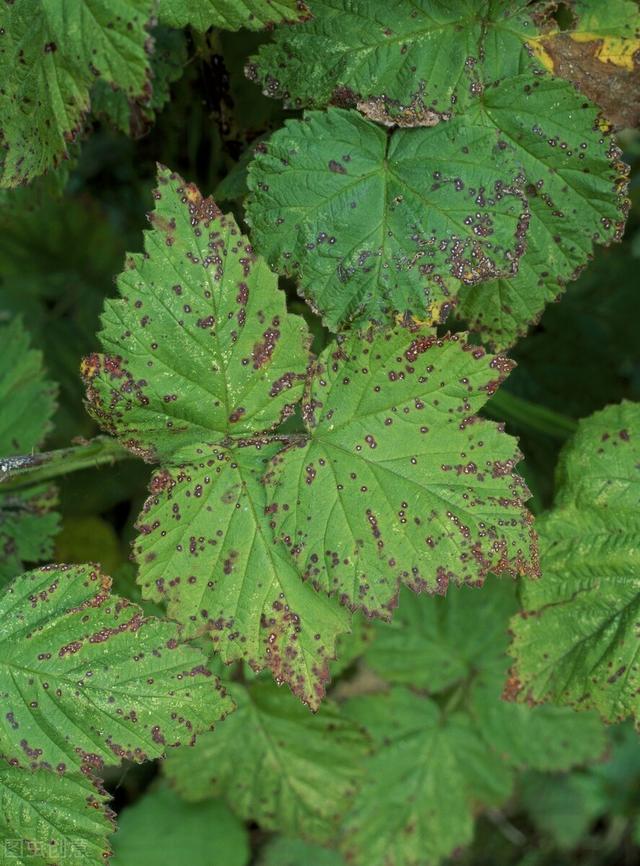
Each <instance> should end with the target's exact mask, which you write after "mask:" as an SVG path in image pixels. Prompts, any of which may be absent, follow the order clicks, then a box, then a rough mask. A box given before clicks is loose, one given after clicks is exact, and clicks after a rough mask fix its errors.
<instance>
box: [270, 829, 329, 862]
mask: <svg viewBox="0 0 640 866" xmlns="http://www.w3.org/2000/svg"><path fill="white" fill-rule="evenodd" d="M301 864H304V866H345V863H344V860H343V859H342V857H341V856H340V854H339V853H338V852H337V851H333V850H331V849H329V848H321V847H320V846H319V845H314V844H313V843H311V842H304V841H303V840H302V839H290V838H288V837H286V836H277V837H276V838H275V839H272V840H271V841H270V842H269V843H268V844H267V845H266V846H265V847H264V849H263V851H262V856H261V858H260V861H259V866H301Z"/></svg>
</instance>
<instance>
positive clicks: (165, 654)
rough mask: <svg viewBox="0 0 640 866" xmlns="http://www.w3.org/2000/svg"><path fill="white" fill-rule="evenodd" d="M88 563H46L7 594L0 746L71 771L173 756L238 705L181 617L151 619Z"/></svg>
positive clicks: (32, 762)
mask: <svg viewBox="0 0 640 866" xmlns="http://www.w3.org/2000/svg"><path fill="white" fill-rule="evenodd" d="M110 584H111V581H110V579H109V578H108V577H106V576H104V575H102V574H100V573H99V572H98V571H97V570H95V569H93V568H92V567H90V566H46V567H44V568H41V569H38V570H36V571H32V572H28V573H27V574H23V575H22V576H21V577H18V578H16V580H15V581H14V582H13V583H12V584H11V585H10V586H9V587H8V588H7V589H6V590H5V591H4V594H3V595H2V597H0V650H1V651H0V698H1V699H2V714H1V715H0V754H1V755H4V756H5V757H6V758H7V759H10V760H11V761H13V762H15V763H17V764H20V765H22V766H26V767H41V766H44V767H50V768H51V767H53V768H55V769H56V770H57V771H58V772H60V773H64V772H65V771H66V770H67V768H71V769H73V768H75V767H77V766H79V765H81V764H83V763H88V764H93V765H99V764H101V763H118V762H119V761H120V760H121V759H122V758H125V757H126V758H129V759H132V760H137V761H141V760H145V759H146V758H150V757H159V756H161V755H163V754H164V753H165V751H166V749H167V748H168V747H169V746H176V745H178V744H180V743H190V742H193V740H194V737H195V734H196V733H197V732H199V731H203V730H209V729H211V728H212V727H213V723H214V722H216V721H217V720H218V719H220V718H221V717H222V716H224V714H225V713H227V712H229V711H230V710H231V709H232V706H233V705H232V703H231V701H230V700H229V698H228V697H227V696H226V694H225V693H224V691H223V690H222V688H221V685H220V683H219V681H218V680H217V679H216V677H214V676H213V675H212V674H211V672H210V671H209V670H208V668H207V667H206V665H205V657H204V655H203V654H202V653H201V652H200V651H199V650H196V649H193V648H190V647H187V646H185V645H184V644H182V643H181V642H180V639H179V634H178V629H177V627H176V625H175V623H170V622H163V621H161V620H153V619H145V618H144V617H143V615H142V611H141V610H140V608H139V607H137V606H136V605H133V604H131V603H129V602H128V601H127V600H126V599H122V598H118V596H112V595H110V592H109V589H110Z"/></svg>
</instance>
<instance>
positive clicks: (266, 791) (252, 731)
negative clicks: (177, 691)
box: [164, 680, 368, 841]
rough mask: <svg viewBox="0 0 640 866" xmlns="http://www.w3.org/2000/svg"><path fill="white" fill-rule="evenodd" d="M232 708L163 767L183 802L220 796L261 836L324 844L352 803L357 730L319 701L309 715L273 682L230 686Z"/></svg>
mask: <svg viewBox="0 0 640 866" xmlns="http://www.w3.org/2000/svg"><path fill="white" fill-rule="evenodd" d="M231 695H232V697H233V700H234V701H235V703H236V704H237V707H238V709H237V710H236V712H235V713H233V715H232V716H230V717H229V718H228V719H225V721H224V723H223V724H221V725H220V726H219V727H217V728H216V730H215V732H214V733H213V734H207V735H205V736H202V737H200V738H199V739H198V742H197V743H196V745H195V746H194V747H193V748H191V749H177V750H176V751H175V752H173V753H172V755H171V756H170V758H168V759H167V761H166V763H165V765H164V768H165V772H166V774H167V775H168V777H169V780H170V781H171V782H172V784H173V785H174V786H175V787H176V788H177V790H178V792H179V793H180V794H181V795H182V796H183V797H184V798H185V799H187V800H190V801H196V802H197V801H200V800H204V799H206V798H209V797H215V796H220V795H224V796H225V798H226V800H227V802H228V803H229V805H230V806H231V808H232V809H233V810H234V812H236V814H237V815H239V816H240V817H241V818H243V819H244V820H247V821H252V820H253V821H257V822H258V823H259V824H260V826H261V827H262V828H263V829H265V830H279V831H282V832H284V833H291V834H294V835H302V836H304V837H306V838H309V839H312V840H320V841H322V840H324V839H327V838H330V837H331V835H332V834H333V833H334V832H335V830H336V827H337V826H338V824H339V822H340V820H341V818H342V817H343V815H344V812H345V810H346V809H347V807H348V804H349V802H350V800H351V799H352V797H353V795H354V793H355V790H356V788H357V786H358V782H359V779H360V775H361V765H362V759H363V757H364V755H365V754H366V752H367V749H368V745H367V741H366V738H365V737H364V734H363V733H362V730H361V729H360V727H359V726H358V725H356V724H354V723H353V722H351V721H350V720H349V719H347V718H344V716H343V715H342V714H341V713H340V711H339V709H338V708H337V706H335V705H334V704H332V703H331V702H325V703H324V704H323V705H322V707H321V709H320V710H319V712H318V713H316V714H312V713H310V712H309V711H308V709H307V708H306V707H304V706H302V705H301V704H300V703H299V702H298V701H296V700H295V698H293V696H292V695H290V694H288V693H287V692H283V691H282V690H279V689H278V688H277V687H276V686H275V685H274V684H273V683H271V682H268V681H267V682H265V681H263V680H258V681H256V682H254V683H253V684H252V685H250V686H247V687H244V686H240V685H236V684H233V687H232V689H231Z"/></svg>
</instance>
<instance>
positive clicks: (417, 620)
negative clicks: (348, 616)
mask: <svg viewBox="0 0 640 866" xmlns="http://www.w3.org/2000/svg"><path fill="white" fill-rule="evenodd" d="M516 606H517V605H516V599H515V592H514V584H513V582H510V581H497V580H495V579H493V580H492V581H491V582H490V583H489V584H488V585H487V586H485V587H484V588H483V590H482V591H481V592H476V591H474V590H472V589H469V588H466V587H464V588H460V589H456V590H452V591H451V592H450V593H449V595H448V596H447V598H446V599H441V598H435V599H432V598H417V597H416V596H414V595H411V594H410V593H408V592H406V591H405V592H403V593H402V594H401V596H400V600H399V609H398V611H397V613H396V616H395V618H394V622H393V623H392V624H390V625H388V624H381V623H378V624H377V625H376V628H375V640H374V642H373V644H372V646H371V647H370V649H369V650H368V651H367V652H366V653H365V657H364V661H365V662H366V663H367V664H368V665H370V666H371V667H372V668H373V670H374V672H375V673H376V674H377V675H378V676H380V677H382V678H383V679H384V680H386V681H388V682H389V683H391V684H393V685H394V688H392V690H391V691H390V692H389V693H388V694H386V695H385V694H375V695H371V696H368V697H365V698H355V699H353V700H351V701H349V702H348V703H347V705H346V707H347V709H346V711H347V713H348V714H349V715H352V716H353V714H354V713H355V718H356V719H358V720H360V721H361V722H362V723H363V724H364V725H365V727H366V728H367V730H368V731H369V733H370V734H371V735H372V736H373V738H374V740H375V742H376V747H377V748H376V752H375V754H374V756H373V757H372V758H370V759H369V761H368V771H367V774H366V775H365V781H364V784H363V786H362V789H361V791H360V793H359V795H358V796H357V797H356V799H355V801H354V804H353V807H352V809H351V811H350V812H349V813H348V815H347V817H346V819H345V827H344V834H343V835H344V838H343V842H342V847H343V849H344V851H345V854H347V855H348V856H350V857H351V858H352V859H353V861H354V862H355V863H358V864H359V863H363V864H364V863H366V864H368V866H376V864H384V866H399V864H411V866H417V864H425V866H426V864H431V863H434V862H437V860H438V859H440V858H441V857H443V856H446V855H447V854H448V853H450V852H451V851H452V850H453V849H454V848H456V847H458V846H459V845H464V844H466V843H468V842H469V841H470V839H471V835H472V832H473V824H474V820H473V819H474V815H475V813H476V812H477V810H478V808H480V807H487V806H489V805H494V806H498V805H500V804H501V803H502V802H503V801H504V800H505V799H506V798H507V797H508V796H509V793H510V790H511V787H512V782H513V778H514V770H515V769H516V768H523V767H534V768H537V769H541V770H542V769H544V770H560V769H562V770H566V769H568V768H570V767H572V766H575V765H576V764H581V763H585V762H587V761H594V760H597V759H598V758H600V757H601V756H602V754H603V752H604V748H605V737H604V730H603V726H602V724H601V722H600V721H599V719H598V718H597V716H596V715H595V714H588V715H587V714H585V715H581V716H578V715H576V714H575V713H573V712H572V711H570V710H567V709H566V708H561V707H542V708H536V709H531V708H529V707H522V706H516V705H513V704H508V703H505V702H504V701H503V700H501V692H502V688H503V685H504V681H505V676H506V672H507V668H508V665H509V659H508V656H507V654H506V648H507V645H508V633H507V628H508V623H509V616H510V614H511V613H512V612H513V611H514V610H515V609H516ZM401 684H406V685H407V686H409V685H410V686H411V687H412V688H413V689H414V690H416V689H419V690H420V691H421V693H422V695H424V694H425V692H426V693H428V694H429V695H430V698H429V699H427V698H426V697H424V696H422V697H421V696H418V694H415V693H412V692H410V691H409V689H408V688H405V687H404V686H401ZM350 862H351V861H350Z"/></svg>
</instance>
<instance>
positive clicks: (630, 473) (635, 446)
mask: <svg viewBox="0 0 640 866" xmlns="http://www.w3.org/2000/svg"><path fill="white" fill-rule="evenodd" d="M639 442H640V406H638V404H632V403H622V404H620V405H617V406H609V407H607V408H606V409H604V410H602V411H601V412H596V413H595V414H594V415H592V416H591V417H590V418H588V419H586V420H584V421H582V422H581V423H580V426H579V430H578V433H577V434H576V436H575V438H574V440H573V441H572V442H571V443H570V445H569V446H568V447H567V449H566V451H565V452H564V454H563V457H562V458H561V463H560V468H559V473H558V485H559V489H558V493H557V497H556V502H555V505H554V508H553V509H552V511H551V512H550V513H549V514H548V515H546V516H545V517H544V518H543V519H542V520H541V521H540V536H541V554H542V569H543V573H544V580H542V581H540V584H539V585H536V586H535V587H524V588H523V596H522V606H523V612H522V614H521V616H520V617H516V618H515V619H514V621H513V624H512V627H513V630H514V633H515V638H514V642H513V646H512V650H511V652H512V655H513V657H514V659H515V665H514V672H513V680H512V682H511V686H510V690H509V691H510V694H511V695H512V696H516V697H518V698H519V699H523V700H528V701H533V702H537V701H541V700H553V701H555V702H556V703H562V704H568V705H570V706H573V707H576V708H577V709H595V710H597V711H598V712H600V713H601V715H602V716H603V717H604V718H605V719H607V720H609V721H618V720H620V719H623V718H626V717H628V716H634V717H635V718H636V720H637V718H638V715H639V713H640V704H639V701H638V689H639V687H640V676H639V672H638V664H637V659H636V650H637V642H638V626H637V622H638V616H639V615H640V589H639V578H638V575H639V573H640V572H639V568H640V559H639V553H638V551H639V545H638V539H639V538H640V519H639V518H638V503H639V500H640V476H639V475H638V471H639V468H640V449H639Z"/></svg>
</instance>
